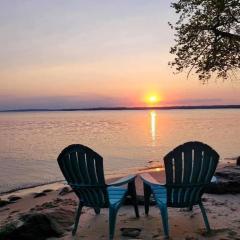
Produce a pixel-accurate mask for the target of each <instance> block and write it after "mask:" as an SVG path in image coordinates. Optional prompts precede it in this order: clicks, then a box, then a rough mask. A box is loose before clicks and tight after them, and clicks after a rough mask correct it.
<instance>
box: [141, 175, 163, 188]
mask: <svg viewBox="0 0 240 240" xmlns="http://www.w3.org/2000/svg"><path fill="white" fill-rule="evenodd" d="M140 178H141V179H142V180H143V182H144V183H145V184H147V185H151V186H154V185H157V186H159V185H162V186H165V184H162V183H160V182H158V181H157V180H156V179H155V178H153V177H152V176H151V175H150V174H149V173H142V174H140Z"/></svg>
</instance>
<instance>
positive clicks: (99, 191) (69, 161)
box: [57, 144, 109, 207]
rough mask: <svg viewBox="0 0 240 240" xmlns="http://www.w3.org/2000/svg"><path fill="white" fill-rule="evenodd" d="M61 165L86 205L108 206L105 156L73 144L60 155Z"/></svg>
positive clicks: (65, 175)
mask: <svg viewBox="0 0 240 240" xmlns="http://www.w3.org/2000/svg"><path fill="white" fill-rule="evenodd" d="M57 161H58V164H59V167H60V169H61V171H62V173H63V175H64V177H65V179H66V180H67V182H68V184H69V185H70V186H71V187H72V189H73V190H74V192H75V193H76V194H77V196H78V197H79V199H80V201H81V202H82V203H83V205H84V206H88V207H107V206H108V204H109V199H108V194H107V188H106V187H107V186H106V184H105V179H104V172H103V158H102V157H101V156H100V155H99V154H97V153H96V152H94V151H93V150H92V149H90V148H88V147H86V146H83V145H80V144H73V145H70V146H68V147H66V148H65V149H64V150H63V151H62V152H61V153H60V155H59V156H58V159H57Z"/></svg>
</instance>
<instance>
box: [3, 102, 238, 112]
mask: <svg viewBox="0 0 240 240" xmlns="http://www.w3.org/2000/svg"><path fill="white" fill-rule="evenodd" d="M194 109H196V110H197V109H240V105H239V104H227V105H192V106H188V105H176V106H165V107H163V106H162V107H160V106H159V107H157V106H156V107H122V106H120V107H93V108H57V109H48V108H42V109H41V108H39V109H35V108H34V109H5V110H0V113H11V112H72V111H124V110H129V111H131V110H137V111H139V110H194Z"/></svg>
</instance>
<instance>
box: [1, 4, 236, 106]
mask: <svg viewBox="0 0 240 240" xmlns="http://www.w3.org/2000/svg"><path fill="white" fill-rule="evenodd" d="M170 2H171V1H170V0H164V1H163V0H158V1H157V0H147V1H146V0H131V1H129V0H114V1H112V0H101V1H99V0H89V1H86V0H72V1H66V0H51V1H49V0H41V1H39V0H11V1H9V0H0V110H6V109H26V108H50V109H56V108H87V107H114V106H129V107H132V106H146V105H147V103H146V98H147V97H148V96H151V95H157V96H158V98H159V100H161V101H160V102H159V103H157V104H158V105H159V106H169V105H213V104H240V94H239V93H240V82H239V81H235V80H225V81H223V80H216V79H215V78H214V79H210V81H209V82H208V83H207V84H202V83H201V82H200V81H199V80H198V79H197V76H196V75H194V74H191V76H190V77H189V78H188V79H187V74H186V72H185V73H181V74H174V69H171V68H170V67H169V66H168V62H169V61H171V60H172V59H173V58H174V56H172V55H171V54H169V49H170V47H171V46H173V44H174V31H173V30H171V29H170V27H169V26H168V22H174V21H176V19H177V15H176V14H175V12H174V10H173V9H172V8H170Z"/></svg>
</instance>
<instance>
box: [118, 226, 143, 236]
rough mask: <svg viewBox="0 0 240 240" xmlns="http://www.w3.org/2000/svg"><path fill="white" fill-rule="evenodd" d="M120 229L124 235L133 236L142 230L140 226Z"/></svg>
mask: <svg viewBox="0 0 240 240" xmlns="http://www.w3.org/2000/svg"><path fill="white" fill-rule="evenodd" d="M120 230H121V232H122V236H124V237H131V238H136V237H138V236H139V235H140V233H141V231H142V230H141V229H140V228H121V229H120Z"/></svg>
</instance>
